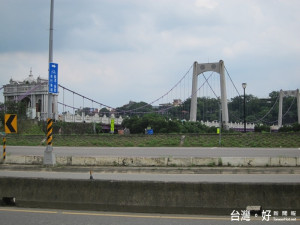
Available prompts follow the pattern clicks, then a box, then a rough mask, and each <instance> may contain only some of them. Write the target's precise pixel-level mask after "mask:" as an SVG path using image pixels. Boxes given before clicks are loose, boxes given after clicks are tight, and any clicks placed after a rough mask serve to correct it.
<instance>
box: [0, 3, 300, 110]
mask: <svg viewBox="0 0 300 225" xmlns="http://www.w3.org/2000/svg"><path fill="white" fill-rule="evenodd" d="M299 12H300V1H299V0H159V1H155V0H151V1H150V0H55V9H54V29H55V30H54V62H57V63H58V64H59V83H60V84H62V85H63V86H66V87H68V88H70V89H72V90H74V91H77V92H79V93H81V94H83V95H85V96H87V97H91V98H93V99H95V100H97V101H100V102H102V103H104V104H107V105H110V106H113V107H116V106H121V105H124V104H126V103H128V102H129V101H130V100H133V101H146V102H150V101H152V100H154V99H156V98H157V97H159V96H161V95H163V94H164V93H165V92H167V91H168V90H169V89H170V88H171V87H172V86H173V85H174V84H175V83H176V82H177V81H179V79H180V78H181V77H182V76H183V75H184V74H185V72H187V71H188V69H189V68H190V66H191V65H192V64H193V62H194V61H198V62H199V63H207V62H217V61H219V60H220V59H222V60H224V63H225V66H226V68H227V70H228V71H229V73H230V75H231V77H232V79H233V81H234V83H235V84H236V86H237V88H238V89H239V92H240V93H242V92H243V90H242V85H241V84H242V83H243V82H246V83H247V84H248V86H247V89H246V91H247V93H251V94H253V95H255V96H258V97H268V94H269V93H270V92H272V91H279V90H280V89H284V90H295V89H297V88H299V87H300V38H299V37H300V13H299ZM49 15H50V0H26V1H24V0H0V30H1V32H0V73H1V76H0V84H1V85H4V84H7V83H8V82H9V80H10V78H13V79H15V80H24V79H25V78H26V77H27V76H28V74H29V71H30V68H31V67H32V70H33V74H34V76H35V78H36V77H37V76H39V75H40V76H41V77H44V78H47V71H48V50H49V49H48V45H49V21H50V18H49ZM2 99H3V98H2Z"/></svg>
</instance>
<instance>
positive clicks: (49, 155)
mask: <svg viewBox="0 0 300 225" xmlns="http://www.w3.org/2000/svg"><path fill="white" fill-rule="evenodd" d="M53 15H54V0H51V6H50V34H49V63H48V73H49V71H50V63H52V62H53ZM48 83H50V77H49V80H48ZM48 86H49V84H48ZM52 100H53V96H52V93H50V90H48V118H47V147H46V149H45V151H44V165H54V164H56V159H55V155H54V153H53V146H52V130H53V129H52V127H53V114H52Z"/></svg>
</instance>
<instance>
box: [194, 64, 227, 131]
mask: <svg viewBox="0 0 300 225" xmlns="http://www.w3.org/2000/svg"><path fill="white" fill-rule="evenodd" d="M207 71H213V72H216V73H219V74H220V84H221V85H220V86H221V107H222V126H223V127H224V128H225V129H228V121H229V118H228V106H227V93H226V81H225V73H224V62H223V60H220V61H219V62H216V63H202V64H198V62H194V67H193V81H192V95H191V96H192V99H191V111H190V121H193V122H195V121H196V116H197V84H198V75H199V74H201V73H204V72H207Z"/></svg>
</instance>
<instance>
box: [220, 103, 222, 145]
mask: <svg viewBox="0 0 300 225" xmlns="http://www.w3.org/2000/svg"><path fill="white" fill-rule="evenodd" d="M219 129H220V130H219V132H220V133H219V146H221V145H222V104H221V102H219Z"/></svg>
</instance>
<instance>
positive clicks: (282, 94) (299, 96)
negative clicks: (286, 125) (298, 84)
mask: <svg viewBox="0 0 300 225" xmlns="http://www.w3.org/2000/svg"><path fill="white" fill-rule="evenodd" d="M288 96H294V97H297V112H298V123H299V124H300V93H299V89H297V90H294V91H283V90H280V93H279V113H278V127H282V103H283V97H288Z"/></svg>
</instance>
